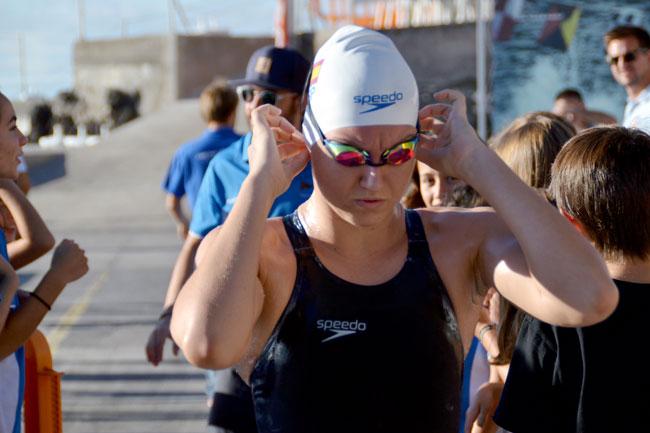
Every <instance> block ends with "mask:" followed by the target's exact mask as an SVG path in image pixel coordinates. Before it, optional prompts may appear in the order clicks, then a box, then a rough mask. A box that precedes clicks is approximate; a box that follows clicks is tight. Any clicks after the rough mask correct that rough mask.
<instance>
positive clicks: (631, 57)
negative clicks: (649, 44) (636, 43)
mask: <svg viewBox="0 0 650 433" xmlns="http://www.w3.org/2000/svg"><path fill="white" fill-rule="evenodd" d="M646 51H648V49H647V48H643V47H639V48H637V49H636V50H632V51H630V52H627V53H625V54H621V55H620V56H616V57H610V56H607V57H606V60H607V63H609V64H610V65H612V66H613V65H617V64H618V60H619V59H620V58H623V63H630V62H633V61H635V60H636V56H637V53H638V52H643V53H645V52H646Z"/></svg>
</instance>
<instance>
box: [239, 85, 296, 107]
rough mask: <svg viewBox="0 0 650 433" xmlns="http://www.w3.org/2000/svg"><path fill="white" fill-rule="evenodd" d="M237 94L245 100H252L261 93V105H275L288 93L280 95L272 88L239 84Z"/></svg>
mask: <svg viewBox="0 0 650 433" xmlns="http://www.w3.org/2000/svg"><path fill="white" fill-rule="evenodd" d="M237 94H238V95H239V97H240V98H241V99H242V100H243V101H244V102H252V101H253V99H255V95H259V101H260V105H264V104H271V105H275V104H276V103H277V102H278V101H279V100H280V99H282V98H284V97H285V96H286V95H279V94H277V93H276V92H274V91H272V90H266V89H264V90H262V89H256V88H255V87H253V86H248V85H244V86H237Z"/></svg>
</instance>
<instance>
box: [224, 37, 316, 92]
mask: <svg viewBox="0 0 650 433" xmlns="http://www.w3.org/2000/svg"><path fill="white" fill-rule="evenodd" d="M309 67H310V64H309V62H308V61H307V59H305V58H304V57H303V56H302V54H300V53H299V52H298V51H296V50H293V49H290V48H277V47H274V46H272V45H269V46H266V47H262V48H260V49H258V50H257V51H255V52H254V53H253V55H252V56H251V58H250V60H249V61H248V66H247V67H246V77H245V78H241V79H237V80H232V81H230V84H231V85H232V86H234V87H236V86H241V85H244V84H254V85H256V86H260V87H264V88H267V89H271V90H289V91H291V92H294V93H302V91H303V89H304V86H305V80H307V75H308V74H309Z"/></svg>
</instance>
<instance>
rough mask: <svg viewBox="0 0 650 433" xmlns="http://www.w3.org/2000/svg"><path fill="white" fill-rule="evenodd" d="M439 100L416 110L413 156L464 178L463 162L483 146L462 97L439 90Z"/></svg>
mask: <svg viewBox="0 0 650 433" xmlns="http://www.w3.org/2000/svg"><path fill="white" fill-rule="evenodd" d="M433 97H434V98H435V99H436V100H437V101H440V102H439V103H437V104H432V105H427V106H425V107H424V108H422V109H421V110H420V113H419V119H420V130H421V131H422V132H423V134H421V135H420V143H419V144H418V147H417V158H418V160H420V161H422V162H424V163H425V164H427V165H429V166H430V167H432V168H434V169H436V170H439V171H442V172H444V173H446V174H447V175H448V176H453V177H457V178H460V179H463V180H465V178H464V176H463V162H464V161H465V160H467V158H468V157H469V156H470V155H471V154H472V153H473V152H474V151H475V150H476V149H477V148H485V145H484V144H483V142H482V141H481V140H480V139H479V138H478V136H477V135H476V131H474V128H472V125H470V123H469V121H468V120H467V105H466V102H465V96H463V94H462V93H461V92H459V91H457V90H442V91H440V92H438V93H435V94H434V95H433Z"/></svg>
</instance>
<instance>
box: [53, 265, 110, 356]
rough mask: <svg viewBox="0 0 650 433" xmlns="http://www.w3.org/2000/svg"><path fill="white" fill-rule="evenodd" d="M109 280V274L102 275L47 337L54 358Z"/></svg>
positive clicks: (69, 309)
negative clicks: (93, 299)
mask: <svg viewBox="0 0 650 433" xmlns="http://www.w3.org/2000/svg"><path fill="white" fill-rule="evenodd" d="M107 278H108V272H104V273H102V274H101V275H100V276H99V278H97V279H96V280H95V282H94V283H93V284H92V285H91V286H90V287H88V289H86V292H85V293H84V294H83V296H82V297H81V299H80V300H79V302H76V303H74V305H72V306H71V307H70V308H68V311H66V312H65V314H63V316H62V317H61V319H60V320H59V324H58V325H57V327H56V328H54V329H53V330H52V331H51V332H50V333H48V335H47V341H48V342H49V343H50V352H52V356H54V353H55V352H56V351H57V349H58V348H59V346H60V345H61V343H62V342H63V340H64V339H65V338H66V337H67V336H68V334H69V333H70V328H71V327H72V326H74V325H75V324H76V323H77V322H78V321H79V318H81V316H82V315H83V314H84V313H85V312H86V310H87V309H88V305H90V301H91V300H92V298H93V297H94V296H95V295H96V294H97V292H99V289H101V288H102V286H103V285H104V283H105V282H106V279H107Z"/></svg>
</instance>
